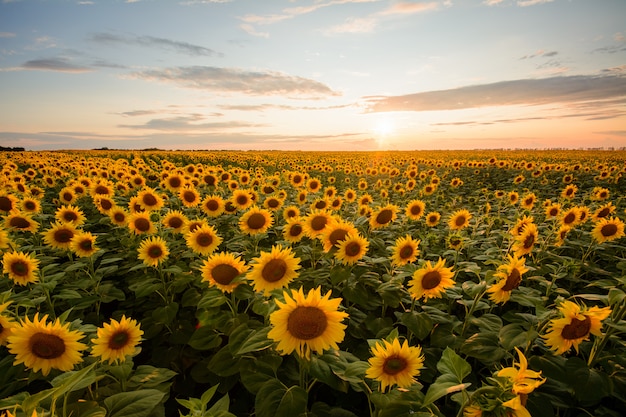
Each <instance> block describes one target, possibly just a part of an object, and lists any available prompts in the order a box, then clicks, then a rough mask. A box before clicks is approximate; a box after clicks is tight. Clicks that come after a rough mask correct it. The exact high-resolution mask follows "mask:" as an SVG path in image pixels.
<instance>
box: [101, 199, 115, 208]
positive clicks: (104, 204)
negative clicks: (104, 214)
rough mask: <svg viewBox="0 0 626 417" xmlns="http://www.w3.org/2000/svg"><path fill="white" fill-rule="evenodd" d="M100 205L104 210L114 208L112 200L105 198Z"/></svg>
mask: <svg viewBox="0 0 626 417" xmlns="http://www.w3.org/2000/svg"><path fill="white" fill-rule="evenodd" d="M100 207H102V208H103V209H104V210H110V209H112V208H113V203H112V202H111V200H107V199H106V198H105V199H102V200H100Z"/></svg>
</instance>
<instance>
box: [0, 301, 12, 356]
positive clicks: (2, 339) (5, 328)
mask: <svg viewBox="0 0 626 417" xmlns="http://www.w3.org/2000/svg"><path fill="white" fill-rule="evenodd" d="M9 304H11V302H10V301H9V302H7V303H4V304H0V346H4V345H5V344H6V342H7V338H8V337H9V336H10V335H11V334H13V328H14V327H15V322H14V321H13V319H12V318H11V317H7V316H5V315H3V314H2V313H3V312H4V310H6V308H7V307H8V306H9Z"/></svg>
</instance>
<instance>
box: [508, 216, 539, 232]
mask: <svg viewBox="0 0 626 417" xmlns="http://www.w3.org/2000/svg"><path fill="white" fill-rule="evenodd" d="M534 221H535V219H534V218H533V216H526V215H524V217H522V218H521V219H517V221H516V222H515V226H513V227H512V228H511V231H510V232H509V233H511V234H512V235H513V237H517V236H519V235H521V234H522V232H523V231H524V228H525V227H526V226H527V225H529V224H531V223H533V222H534Z"/></svg>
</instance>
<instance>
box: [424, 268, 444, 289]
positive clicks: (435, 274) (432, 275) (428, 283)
mask: <svg viewBox="0 0 626 417" xmlns="http://www.w3.org/2000/svg"><path fill="white" fill-rule="evenodd" d="M440 282H441V274H440V273H439V271H428V272H426V273H425V274H424V277H423V278H422V288H424V289H425V290H432V289H433V288H436V287H437V285H439V283H440Z"/></svg>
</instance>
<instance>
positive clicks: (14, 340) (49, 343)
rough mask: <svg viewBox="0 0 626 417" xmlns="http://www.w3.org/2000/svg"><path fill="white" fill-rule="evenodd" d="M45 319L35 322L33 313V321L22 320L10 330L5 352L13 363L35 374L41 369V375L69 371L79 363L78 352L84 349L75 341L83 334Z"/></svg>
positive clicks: (45, 317)
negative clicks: (10, 356) (7, 352)
mask: <svg viewBox="0 0 626 417" xmlns="http://www.w3.org/2000/svg"><path fill="white" fill-rule="evenodd" d="M47 320H48V315H47V314H46V315H45V316H43V317H42V318H41V320H39V313H37V314H35V318H34V320H33V321H31V320H30V319H29V318H28V317H26V318H24V320H22V321H21V322H20V324H19V325H18V326H16V327H14V328H13V334H12V335H10V336H9V338H8V343H7V348H8V349H9V352H11V353H12V354H13V355H15V360H14V362H13V364H14V365H19V364H20V363H23V364H24V365H25V366H26V367H27V368H31V369H32V370H33V371H35V372H37V371H39V370H41V373H42V374H43V375H44V376H45V375H48V374H49V373H50V370H52V369H58V370H60V371H63V372H66V371H71V370H72V368H74V365H76V364H77V363H79V362H82V360H83V359H82V358H81V353H80V352H81V351H82V350H84V349H86V348H87V346H86V345H85V344H83V343H80V342H79V340H80V339H82V338H83V336H84V334H83V333H82V332H80V331H77V330H70V329H69V326H70V324H69V323H66V324H63V325H62V324H61V322H60V320H59V319H56V320H55V321H54V323H52V322H47Z"/></svg>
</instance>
